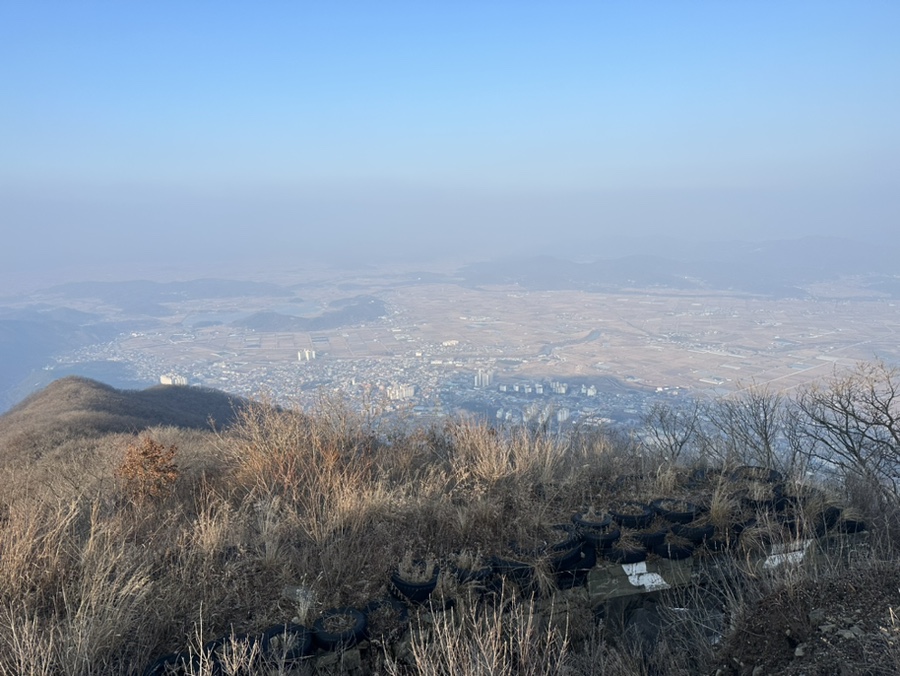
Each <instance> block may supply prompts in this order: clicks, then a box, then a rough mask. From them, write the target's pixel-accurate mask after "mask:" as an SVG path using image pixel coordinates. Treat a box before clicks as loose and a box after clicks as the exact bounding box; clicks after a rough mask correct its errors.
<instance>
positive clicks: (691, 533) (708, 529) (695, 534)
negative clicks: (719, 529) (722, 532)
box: [672, 523, 716, 545]
mask: <svg viewBox="0 0 900 676" xmlns="http://www.w3.org/2000/svg"><path fill="white" fill-rule="evenodd" d="M715 530H716V529H715V526H713V525H712V524H708V525H706V526H691V525H690V524H680V523H676V524H675V525H674V526H672V533H673V534H674V535H677V536H678V537H682V538H684V539H685V540H690V541H691V543H692V544H695V545H699V544H703V542H704V541H705V540H708V539H709V538H711V537H712V536H713V533H714V532H715Z"/></svg>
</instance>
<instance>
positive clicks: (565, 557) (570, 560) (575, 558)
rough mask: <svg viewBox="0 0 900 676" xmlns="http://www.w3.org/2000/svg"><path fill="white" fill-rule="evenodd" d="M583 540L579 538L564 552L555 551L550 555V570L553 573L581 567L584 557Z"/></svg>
mask: <svg viewBox="0 0 900 676" xmlns="http://www.w3.org/2000/svg"><path fill="white" fill-rule="evenodd" d="M583 544H584V543H583V542H581V541H580V540H579V541H578V542H577V544H576V545H575V547H573V548H572V549H569V550H567V551H564V552H557V553H555V554H554V555H553V556H551V557H550V570H551V571H552V572H554V573H565V572H569V571H573V570H578V569H580V568H581V561H582V559H584V552H583V551H582V550H583Z"/></svg>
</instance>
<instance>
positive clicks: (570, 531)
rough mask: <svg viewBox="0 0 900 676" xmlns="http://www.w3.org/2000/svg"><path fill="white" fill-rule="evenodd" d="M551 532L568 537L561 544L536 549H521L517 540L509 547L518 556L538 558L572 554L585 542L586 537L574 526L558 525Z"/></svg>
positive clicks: (551, 528) (552, 527)
mask: <svg viewBox="0 0 900 676" xmlns="http://www.w3.org/2000/svg"><path fill="white" fill-rule="evenodd" d="M550 530H553V531H557V532H561V533H565V534H566V537H565V538H563V539H562V540H560V541H559V542H554V543H553V544H543V545H541V546H539V547H534V548H533V549H528V548H526V547H520V546H519V543H518V542H516V541H515V540H514V541H513V542H510V543H509V547H510V549H512V550H513V552H515V553H516V554H517V555H518V556H524V557H526V558H537V557H540V556H545V555H546V554H547V553H548V552H570V551H572V550H573V549H577V548H579V547H581V545H582V543H583V542H584V537H583V536H582V535H581V533H580V532H578V531H577V529H576V528H575V526H574V525H571V524H557V525H555V526H550Z"/></svg>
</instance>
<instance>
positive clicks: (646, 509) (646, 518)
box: [609, 501, 654, 530]
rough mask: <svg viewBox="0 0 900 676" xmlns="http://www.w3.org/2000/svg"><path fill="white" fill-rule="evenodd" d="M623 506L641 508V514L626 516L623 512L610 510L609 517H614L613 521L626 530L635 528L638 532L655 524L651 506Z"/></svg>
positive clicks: (631, 504) (634, 503)
mask: <svg viewBox="0 0 900 676" xmlns="http://www.w3.org/2000/svg"><path fill="white" fill-rule="evenodd" d="M620 504H621V505H623V506H624V505H630V506H632V507H639V508H640V514H625V513H622V512H618V511H616V510H614V509H611V510H609V515H610V516H611V517H612V520H613V521H615V522H616V523H617V524H619V525H620V526H622V527H624V528H634V529H636V530H641V529H642V528H646V527H647V526H649V525H650V524H651V523H652V522H653V517H654V514H653V510H652V509H651V508H650V505H645V504H644V503H642V502H631V501H629V502H623V503H620Z"/></svg>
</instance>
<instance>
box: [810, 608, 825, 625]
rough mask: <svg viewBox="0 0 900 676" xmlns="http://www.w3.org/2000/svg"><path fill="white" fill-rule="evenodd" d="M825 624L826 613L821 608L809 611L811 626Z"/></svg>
mask: <svg viewBox="0 0 900 676" xmlns="http://www.w3.org/2000/svg"><path fill="white" fill-rule="evenodd" d="M824 622H825V611H824V610H822V609H821V608H813V609H812V610H810V611H809V623H810V624H823V623H824Z"/></svg>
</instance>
